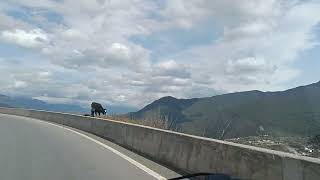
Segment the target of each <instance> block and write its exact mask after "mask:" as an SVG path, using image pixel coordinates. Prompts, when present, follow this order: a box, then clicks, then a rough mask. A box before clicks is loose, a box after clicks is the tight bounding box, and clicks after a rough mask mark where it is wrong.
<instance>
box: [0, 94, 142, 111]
mask: <svg viewBox="0 0 320 180" xmlns="http://www.w3.org/2000/svg"><path fill="white" fill-rule="evenodd" d="M0 107H19V108H28V109H38V110H46V111H55V112H67V113H76V114H85V113H90V104H89V105H88V107H87V108H84V107H82V106H80V105H76V104H50V103H46V102H44V101H41V100H37V99H33V98H28V97H9V96H6V95H0ZM135 110H137V109H135V108H131V107H127V106H107V111H108V113H111V114H120V113H127V112H130V111H135Z"/></svg>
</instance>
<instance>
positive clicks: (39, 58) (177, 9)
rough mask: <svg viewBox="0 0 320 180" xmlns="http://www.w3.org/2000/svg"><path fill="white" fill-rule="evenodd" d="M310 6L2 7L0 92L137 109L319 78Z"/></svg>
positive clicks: (47, 2) (58, 2) (80, 3)
mask: <svg viewBox="0 0 320 180" xmlns="http://www.w3.org/2000/svg"><path fill="white" fill-rule="evenodd" d="M319 9H320V1H319V0H267V1H266V0H237V1H234V0H223V1H221V0H188V1H185V0H153V1H150V0H77V1H74V0H2V1H0V94H6V95H11V96H27V97H33V98H36V99H40V100H44V101H47V102H49V103H79V104H82V105H84V104H88V103H89V102H92V101H98V102H102V103H104V104H109V105H123V106H132V107H137V108H139V107H143V106H144V105H146V104H147V103H150V102H152V101H153V100H156V99H158V98H160V97H163V96H169V95H170V96H174V97H177V98H192V97H206V96H213V95H217V94H221V93H229V92H239V91H247V90H261V91H278V90H285V89H288V88H292V87H296V86H300V85H306V84H310V83H314V82H317V81H319V80H320V78H319V77H320V71H319V70H318V69H319V67H320V61H319V58H320V46H319V41H320V10H319Z"/></svg>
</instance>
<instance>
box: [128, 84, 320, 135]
mask: <svg viewBox="0 0 320 180" xmlns="http://www.w3.org/2000/svg"><path fill="white" fill-rule="evenodd" d="M128 116H129V117H130V118H132V119H140V120H141V119H143V120H148V121H159V120H161V121H167V122H168V123H167V124H168V129H173V130H178V131H181V132H185V133H190V134H195V135H202V136H207V137H212V138H219V139H227V138H234V137H246V136H256V135H265V134H267V135H273V136H311V135H315V134H319V133H320V82H318V83H314V84H311V85H307V86H301V87H297V88H294V89H289V90H286V91H281V92H261V91H247V92H237V93H230V94H224V95H218V96H213V97H208V98H198V99H175V98H173V97H164V98H161V99H159V100H157V101H154V102H153V103H151V104H149V105H147V106H146V107H145V108H143V109H141V110H140V111H138V112H134V113H130V114H128Z"/></svg>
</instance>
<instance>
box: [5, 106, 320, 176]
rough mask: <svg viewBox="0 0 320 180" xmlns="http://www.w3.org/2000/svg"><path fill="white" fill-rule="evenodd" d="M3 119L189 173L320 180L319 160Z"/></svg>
mask: <svg viewBox="0 0 320 180" xmlns="http://www.w3.org/2000/svg"><path fill="white" fill-rule="evenodd" d="M0 113H3V114H11V115H18V116H25V117H30V118H36V119H40V120H44V121H49V122H54V123H58V124H62V125H66V126H70V127H73V128H77V129H80V130H83V131H86V132H89V133H92V134H95V135H97V136H100V137H102V138H105V139H107V140H110V141H112V142H114V143H117V144H119V145H121V146H123V147H125V148H128V149H130V150H133V151H135V152H137V153H139V154H142V155H144V156H145V157H148V158H150V159H152V160H154V161H156V162H158V163H161V164H164V165H167V166H169V167H171V168H174V169H176V170H181V171H185V172H190V173H194V172H212V173H225V174H229V175H232V176H234V177H238V178H245V179H262V180H264V179H266V180H267V179H268V180H269V179H270V180H319V179H320V159H316V158H309V157H302V156H296V155H293V154H289V153H284V152H278V151H273V150H268V149H263V148H258V147H252V146H247V145H241V144H236V143H231V142H225V141H221V140H215V139H209V138H202V137H198V136H192V135H187V134H183V133H177V132H172V131H167V130H161V129H157V128H151V127H146V126H141V125H136V124H131V123H124V122H118V121H113V120H106V119H99V118H92V117H84V116H79V115H72V114H65V113H57V112H46V111H37V110H28V109H17V108H0Z"/></svg>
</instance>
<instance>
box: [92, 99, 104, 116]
mask: <svg viewBox="0 0 320 180" xmlns="http://www.w3.org/2000/svg"><path fill="white" fill-rule="evenodd" d="M98 114H99V116H100V114H103V115H106V109H105V108H103V107H102V105H101V104H100V103H96V102H93V103H91V116H94V115H96V116H97V115H98Z"/></svg>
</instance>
